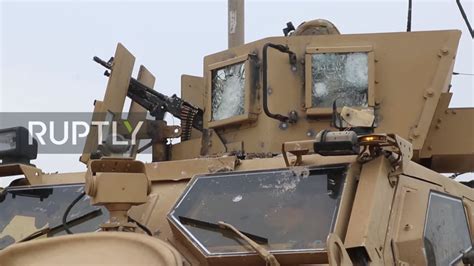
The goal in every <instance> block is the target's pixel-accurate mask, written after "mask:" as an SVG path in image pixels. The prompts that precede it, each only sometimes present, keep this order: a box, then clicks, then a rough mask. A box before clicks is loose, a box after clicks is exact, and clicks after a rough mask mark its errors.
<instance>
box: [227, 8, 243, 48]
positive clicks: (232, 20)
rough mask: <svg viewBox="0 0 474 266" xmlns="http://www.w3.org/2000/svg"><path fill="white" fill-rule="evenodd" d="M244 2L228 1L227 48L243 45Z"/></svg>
mask: <svg viewBox="0 0 474 266" xmlns="http://www.w3.org/2000/svg"><path fill="white" fill-rule="evenodd" d="M244 2H245V1H244V0H228V2H227V3H228V14H227V15H228V28H227V31H228V45H229V48H232V47H235V46H239V45H242V44H244V43H245V4H244Z"/></svg>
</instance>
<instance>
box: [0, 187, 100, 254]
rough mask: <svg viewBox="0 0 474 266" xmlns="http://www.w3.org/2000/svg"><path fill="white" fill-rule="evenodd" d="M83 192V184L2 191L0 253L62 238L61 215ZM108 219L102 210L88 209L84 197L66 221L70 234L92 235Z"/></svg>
mask: <svg viewBox="0 0 474 266" xmlns="http://www.w3.org/2000/svg"><path fill="white" fill-rule="evenodd" d="M83 191H84V185H83V184H75V185H60V186H59V185H58V186H38V187H12V188H6V189H5V190H4V191H2V193H1V195H0V249H3V248H5V247H7V246H9V245H11V244H13V243H15V242H18V241H22V240H23V241H25V240H27V239H32V238H35V237H41V236H47V237H51V236H57V235H64V234H66V232H65V231H64V228H63V226H62V218H63V215H64V212H65V211H66V209H67V208H68V206H69V205H70V204H71V202H72V201H73V200H74V199H75V198H77V197H78V196H79V195H80V194H81V193H82V192H83ZM108 218H109V214H108V212H107V210H106V209H105V208H103V207H96V206H91V205H90V200H89V197H87V196H85V197H83V198H82V199H81V200H80V201H79V202H77V203H76V204H75V205H74V207H73V208H72V209H71V211H70V213H69V216H68V218H67V221H68V226H69V227H70V230H71V231H72V232H73V233H80V232H92V231H96V230H97V229H98V228H99V225H100V224H102V223H104V222H106V221H107V220H108ZM40 232H44V233H40ZM37 233H39V234H37Z"/></svg>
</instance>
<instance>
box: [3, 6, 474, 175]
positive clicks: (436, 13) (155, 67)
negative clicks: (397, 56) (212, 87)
mask: <svg viewBox="0 0 474 266" xmlns="http://www.w3.org/2000/svg"><path fill="white" fill-rule="evenodd" d="M407 2H408V0H400V1H380V0H377V1H375V0H374V1H334V0H330V1H329V0H328V1H317V0H313V1H294V0H292V1H290V0H288V1H257V0H254V1H252V0H247V1H246V17H245V22H246V23H245V24H246V25H245V26H246V34H245V38H246V42H251V41H255V40H258V39H261V38H265V37H268V36H281V35H282V30H281V29H282V28H283V27H284V26H285V24H286V22H288V21H292V22H293V24H294V25H295V26H297V25H298V24H300V23H301V22H302V21H307V20H311V19H315V18H325V19H328V20H330V21H332V22H333V23H334V24H335V25H336V26H337V27H338V28H339V30H340V31H341V33H369V32H396V31H405V29H406V16H407ZM413 2H414V4H413V21H412V29H413V31H418V30H438V29H460V30H462V31H463V35H462V38H461V43H460V48H459V51H458V56H457V61H456V66H455V71H457V72H464V73H474V69H473V41H472V39H471V38H470V36H469V34H468V31H467V29H466V26H465V24H464V21H463V20H462V17H461V15H460V13H459V10H458V9H457V6H456V3H455V0H445V1H423V0H414V1H413ZM462 2H463V5H464V8H465V10H466V13H467V14H468V16H469V17H470V21H471V23H474V18H473V16H472V14H473V12H474V8H473V1H472V0H462ZM0 10H1V21H0V23H1V35H0V51H1V54H0V58H1V67H0V81H1V83H0V86H1V87H0V112H27V111H35V112H46V111H50V112H90V111H92V108H93V101H94V99H102V98H103V94H104V91H105V86H106V83H107V79H106V78H105V77H104V76H103V75H102V73H103V71H104V69H103V68H102V67H100V66H98V65H97V64H95V63H94V62H93V61H92V57H93V56H94V55H97V56H99V57H101V58H104V59H108V58H109V57H110V56H112V55H113V53H114V51H115V47H116V44H117V42H122V43H123V44H124V45H125V46H126V47H127V48H128V49H129V50H130V51H131V52H132V53H133V54H134V55H135V57H136V58H137V59H136V63H135V74H134V75H135V76H136V72H137V71H138V67H139V65H140V64H144V65H145V66H147V67H148V69H150V70H151V72H152V73H154V74H155V76H156V77H157V82H156V85H155V89H157V90H159V91H160V92H162V93H164V94H170V95H171V94H173V93H176V94H179V90H180V76H181V74H192V75H198V76H202V59H203V57H204V56H205V55H207V54H211V53H215V52H218V51H221V50H225V49H226V48H227V13H226V12H227V1H226V0H221V1H143V2H138V1H74V2H73V1H49V2H45V1H1V0H0ZM473 83H474V78H473V77H472V76H457V77H453V82H452V84H453V88H452V92H453V93H454V96H453V99H452V102H451V106H452V107H472V106H474V92H473V91H474V90H473V89H474V85H473ZM78 157H79V155H40V156H39V158H38V159H37V160H36V161H35V163H36V164H37V165H38V166H39V167H40V168H42V169H43V170H44V171H45V172H55V171H60V172H68V171H83V170H85V166H84V165H83V164H81V163H79V161H78ZM144 159H145V160H148V161H149V160H150V158H149V156H148V157H145V158H144Z"/></svg>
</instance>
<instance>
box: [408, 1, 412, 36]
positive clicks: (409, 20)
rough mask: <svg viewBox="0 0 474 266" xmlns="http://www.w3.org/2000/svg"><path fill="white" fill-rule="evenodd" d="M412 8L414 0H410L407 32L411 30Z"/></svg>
mask: <svg viewBox="0 0 474 266" xmlns="http://www.w3.org/2000/svg"><path fill="white" fill-rule="evenodd" d="M411 8H412V0H408V18H407V32H410V31H411Z"/></svg>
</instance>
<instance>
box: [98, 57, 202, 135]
mask: <svg viewBox="0 0 474 266" xmlns="http://www.w3.org/2000/svg"><path fill="white" fill-rule="evenodd" d="M93 60H94V61H95V62H97V63H98V64H100V65H102V66H103V67H105V68H106V69H108V70H111V69H112V62H113V60H114V58H113V57H111V58H110V60H109V61H107V62H106V61H104V60H102V59H100V58H99V57H97V56H94V58H93ZM108 70H106V71H105V72H104V75H106V76H109V75H110V73H109V72H108ZM127 96H128V97H129V98H130V99H131V100H132V101H134V102H136V103H138V104H139V105H141V106H142V107H143V108H145V109H146V110H148V111H149V112H150V114H151V115H152V116H153V117H155V118H156V119H157V120H163V119H164V116H165V113H166V112H168V113H170V114H171V115H173V116H174V117H176V118H179V119H181V132H182V133H181V138H182V140H183V141H184V140H188V139H190V137H191V132H192V128H193V127H194V128H195V129H197V130H199V131H202V125H203V122H202V119H203V110H201V109H200V108H198V107H195V106H194V105H192V104H190V103H188V102H186V101H183V100H182V99H181V98H179V97H178V96H176V94H173V96H171V97H168V96H166V95H164V94H161V93H159V92H157V91H155V90H153V89H151V88H149V87H147V86H145V85H143V84H142V83H140V82H139V81H138V80H136V79H134V78H130V83H129V87H128V92H127Z"/></svg>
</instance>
